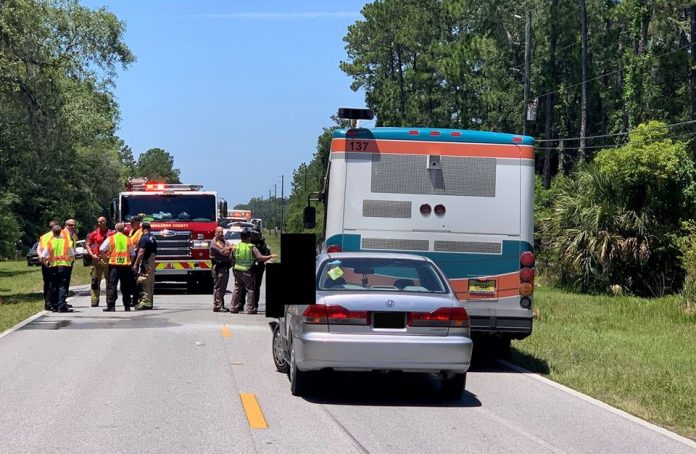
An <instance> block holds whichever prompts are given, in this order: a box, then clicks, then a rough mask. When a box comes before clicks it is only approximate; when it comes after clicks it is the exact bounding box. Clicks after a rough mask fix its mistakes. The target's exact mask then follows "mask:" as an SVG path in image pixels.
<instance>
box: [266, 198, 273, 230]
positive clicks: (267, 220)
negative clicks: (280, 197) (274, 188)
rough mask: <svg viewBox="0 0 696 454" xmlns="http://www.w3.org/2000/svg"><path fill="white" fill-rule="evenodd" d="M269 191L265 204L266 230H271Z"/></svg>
mask: <svg viewBox="0 0 696 454" xmlns="http://www.w3.org/2000/svg"><path fill="white" fill-rule="evenodd" d="M271 203H272V202H271V190H270V189H269V190H268V203H267V204H266V220H265V221H264V222H265V223H266V225H267V226H268V230H269V231H270V230H271V207H272V206H273V205H271Z"/></svg>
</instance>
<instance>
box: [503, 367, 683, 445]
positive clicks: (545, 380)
mask: <svg viewBox="0 0 696 454" xmlns="http://www.w3.org/2000/svg"><path fill="white" fill-rule="evenodd" d="M497 362H498V363H499V364H501V365H503V366H505V367H507V368H508V369H512V370H514V371H516V372H520V373H523V374H525V375H526V376H527V377H529V378H533V379H534V380H538V381H540V382H543V383H546V384H547V385H550V386H553V387H554V388H556V389H559V390H561V391H563V392H566V393H568V394H571V395H573V396H575V397H578V398H580V399H582V400H584V401H585V402H588V403H591V404H592V405H595V406H597V407H599V408H602V409H604V410H607V411H609V412H611V413H614V414H616V415H619V416H621V417H623V418H626V419H628V420H629V421H633V422H635V423H637V424H640V425H641V426H643V427H645V428H647V429H650V430H652V431H653V432H657V433H659V434H661V435H664V436H665V437H668V438H671V439H672V440H675V441H678V442H681V443H683V444H685V445H686V446H689V447H691V448H696V442H694V441H693V440H690V439H688V438H686V437H682V436H681V435H678V434H676V433H674V432H671V431H669V430H667V429H665V428H664V427H660V426H657V425H655V424H652V423H650V422H648V421H646V420H644V419H640V418H639V417H637V416H633V415H632V414H630V413H626V412H625V411H623V410H619V409H618V408H616V407H612V406H611V405H609V404H606V403H604V402H602V401H601V400H597V399H595V398H593V397H590V396H588V395H587V394H583V393H581V392H579V391H576V390H574V389H572V388H568V387H567V386H564V385H561V384H560V383H556V382H555V381H553V380H549V379H548V378H545V377H542V376H541V375H539V374H535V373H534V372H532V371H530V370H527V369H525V368H524V367H520V366H517V365H515V364H512V363H510V362H508V361H505V360H504V359H498V360H497Z"/></svg>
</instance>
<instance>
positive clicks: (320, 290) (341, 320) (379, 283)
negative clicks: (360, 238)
mask: <svg viewBox="0 0 696 454" xmlns="http://www.w3.org/2000/svg"><path fill="white" fill-rule="evenodd" d="M315 294H316V298H315V301H314V302H313V303H314V304H305V305H288V306H286V308H285V316H284V317H282V318H280V319H278V321H277V322H272V323H271V328H272V330H273V357H274V358H273V359H274V362H275V365H276V368H277V369H278V371H280V372H287V373H288V375H289V378H290V388H291V392H292V393H293V394H294V395H301V394H304V393H306V392H307V391H309V390H310V389H311V387H312V381H313V380H314V378H315V372H316V371H319V370H322V369H333V370H335V371H342V370H347V371H402V372H425V373H429V374H431V375H433V376H435V377H437V378H439V379H440V380H441V384H442V390H443V392H444V393H445V395H447V396H448V397H450V398H453V399H459V398H461V396H462V394H463V392H464V388H465V385H466V372H467V370H468V369H469V364H470V362H471V353H472V347H473V343H472V341H471V337H470V331H469V316H468V314H467V312H466V310H465V309H464V306H463V305H462V303H461V302H460V301H459V300H458V299H457V298H456V296H455V295H454V292H453V291H452V288H451V287H450V285H449V283H448V281H447V279H446V278H445V277H444V274H443V273H442V271H441V270H440V269H439V268H438V267H437V265H435V263H434V262H432V261H431V260H430V259H427V258H425V257H420V256H416V255H410V254H386V253H372V252H345V253H329V254H321V255H320V256H319V257H318V258H317V268H316V292H315Z"/></svg>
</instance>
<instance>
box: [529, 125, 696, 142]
mask: <svg viewBox="0 0 696 454" xmlns="http://www.w3.org/2000/svg"><path fill="white" fill-rule="evenodd" d="M694 123H696V120H689V121H683V122H681V123H673V124H671V125H665V126H666V127H668V128H673V127H675V126H684V125H690V124H694ZM628 134H630V132H615V133H612V134H602V135H600V136H585V137H584V138H585V139H601V138H604V137H616V136H625V135H628ZM580 139H582V137H561V138H557V139H536V140H535V142H558V141H559V140H563V141H566V140H568V141H573V140H580Z"/></svg>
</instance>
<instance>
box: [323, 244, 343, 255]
mask: <svg viewBox="0 0 696 454" xmlns="http://www.w3.org/2000/svg"><path fill="white" fill-rule="evenodd" d="M342 250H343V248H341V246H339V245H338V244H332V245H331V246H329V247H327V248H326V252H329V253H331V252H341V251H342Z"/></svg>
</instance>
